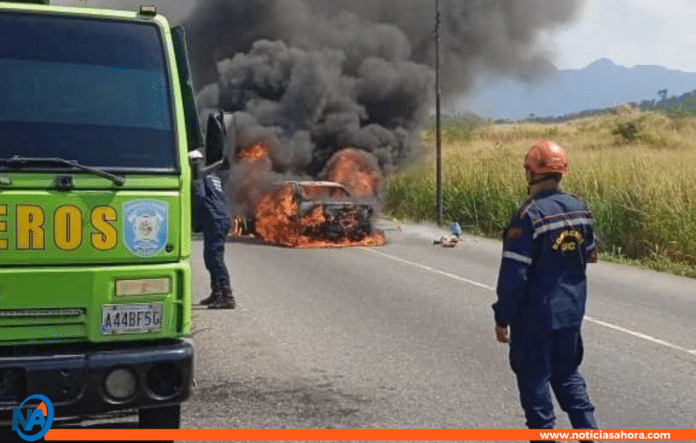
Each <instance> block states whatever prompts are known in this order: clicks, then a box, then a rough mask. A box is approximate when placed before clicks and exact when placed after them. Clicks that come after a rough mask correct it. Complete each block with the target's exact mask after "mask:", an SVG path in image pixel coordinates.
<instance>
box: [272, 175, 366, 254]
mask: <svg viewBox="0 0 696 443" xmlns="http://www.w3.org/2000/svg"><path fill="white" fill-rule="evenodd" d="M283 186H288V187H290V188H291V190H292V193H293V198H294V200H295V201H296V203H297V218H298V223H299V225H300V226H301V228H300V233H301V234H303V235H309V236H312V237H317V238H325V239H327V240H338V239H340V238H348V239H349V240H354V241H355V240H360V239H362V238H363V237H365V236H366V235H369V234H370V232H371V231H372V215H373V213H374V210H373V208H372V205H371V204H369V203H365V202H359V201H357V200H356V199H355V198H353V197H352V196H351V194H350V192H349V191H348V190H347V189H346V187H345V186H343V185H342V184H340V183H334V182H327V181H288V182H285V183H283Z"/></svg>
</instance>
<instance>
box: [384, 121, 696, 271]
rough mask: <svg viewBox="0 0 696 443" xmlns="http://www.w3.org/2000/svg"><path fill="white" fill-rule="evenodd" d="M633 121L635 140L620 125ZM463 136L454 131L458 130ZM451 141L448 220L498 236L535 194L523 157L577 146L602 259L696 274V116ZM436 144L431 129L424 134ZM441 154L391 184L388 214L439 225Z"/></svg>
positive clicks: (525, 128) (576, 189)
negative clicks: (437, 168) (541, 149)
mask: <svg viewBox="0 0 696 443" xmlns="http://www.w3.org/2000/svg"><path fill="white" fill-rule="evenodd" d="M627 123H631V124H632V125H633V126H634V127H635V131H631V136H630V137H627V136H626V134H625V133H623V132H622V131H621V130H620V129H619V128H621V127H622V125H623V127H627ZM453 133H456V131H450V134H453ZM464 133H466V134H467V135H466V136H465V137H459V138H457V137H447V138H443V215H444V218H445V220H446V221H451V220H455V219H458V220H459V221H460V223H461V224H462V225H463V226H465V227H466V229H467V230H468V231H469V232H472V233H477V234H483V235H487V236H499V235H500V234H501V232H502V229H503V228H504V227H505V226H506V225H507V223H508V222H509V219H510V216H511V215H512V213H513V211H514V209H515V207H516V206H517V205H518V204H519V203H521V202H522V201H523V200H524V199H525V198H526V183H525V178H524V170H523V168H522V161H523V158H524V154H525V153H526V151H527V149H528V148H529V146H531V145H532V144H533V143H534V142H536V141H537V140H539V139H542V138H549V139H552V140H555V141H557V142H558V143H560V144H561V145H563V146H564V147H566V149H567V150H568V154H569V157H570V169H571V170H570V173H569V174H568V176H567V177H566V179H564V181H563V187H564V189H566V190H567V191H568V192H571V193H573V194H576V195H578V196H580V197H581V198H583V199H585V200H586V201H587V203H588V204H589V206H590V208H591V209H592V210H593V212H594V214H595V219H596V223H595V228H596V231H597V234H598V236H599V238H600V240H601V243H600V245H601V246H600V247H601V252H603V256H605V257H613V258H617V259H629V260H638V261H639V262H641V263H644V264H647V265H649V266H652V267H654V268H658V269H667V270H671V271H673V272H676V273H680V274H685V275H691V276H696V118H689V117H686V118H685V117H683V116H679V117H674V116H670V115H666V114H664V113H648V112H637V111H635V110H632V109H630V108H625V109H622V110H618V111H616V112H614V113H611V114H607V115H603V116H599V117H592V118H586V119H580V120H575V121H571V122H567V123H562V124H536V123H523V124H501V125H490V124H483V125H481V126H478V127H475V128H467V130H466V131H464ZM423 140H424V143H425V144H426V145H427V146H434V136H433V132H432V131H427V132H426V133H424V135H423ZM432 157H433V156H426V157H423V158H422V159H420V161H418V162H416V163H415V164H413V165H411V166H410V167H409V168H407V169H405V170H402V171H400V172H399V173H397V174H395V175H392V176H391V177H389V178H388V179H387V182H386V191H387V192H386V195H387V197H386V203H387V204H386V212H387V213H388V214H390V215H391V216H393V217H395V218H399V219H409V220H416V221H423V220H431V221H432V220H434V219H435V189H434V188H435V184H434V165H433V164H434V162H433V158H432Z"/></svg>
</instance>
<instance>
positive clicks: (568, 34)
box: [546, 0, 696, 72]
mask: <svg viewBox="0 0 696 443" xmlns="http://www.w3.org/2000/svg"><path fill="white" fill-rule="evenodd" d="M546 38H547V39H549V40H553V41H555V45H556V50H555V51H553V52H554V53H555V54H556V59H555V62H556V65H557V66H558V67H559V68H560V69H568V68H582V67H584V66H587V65H588V64H589V63H591V62H593V61H594V60H597V59H598V58H603V57H606V58H609V59H611V60H612V61H613V62H614V63H616V64H618V65H622V66H627V67H633V66H634V65H661V66H664V67H666V68H670V69H679V70H681V71H688V72H696V1H695V0H586V6H585V8H584V11H583V13H582V14H581V16H580V17H579V20H578V21H577V23H575V24H573V25H571V26H568V27H566V28H565V29H559V30H557V31H556V32H554V33H552V34H551V35H547V36H546Z"/></svg>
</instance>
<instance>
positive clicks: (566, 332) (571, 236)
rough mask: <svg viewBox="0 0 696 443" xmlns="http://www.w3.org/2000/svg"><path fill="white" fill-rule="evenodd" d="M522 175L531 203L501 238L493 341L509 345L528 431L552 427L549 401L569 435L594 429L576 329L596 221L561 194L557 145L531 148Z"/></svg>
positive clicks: (562, 168) (562, 155)
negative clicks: (556, 405) (562, 417)
mask: <svg viewBox="0 0 696 443" xmlns="http://www.w3.org/2000/svg"><path fill="white" fill-rule="evenodd" d="M524 167H525V169H526V173H527V181H528V184H529V187H528V193H529V198H528V199H527V200H526V201H525V202H524V203H523V204H522V205H521V206H520V207H519V208H518V209H517V211H516V212H515V214H514V215H513V217H512V220H511V222H510V225H509V226H508V227H507V228H506V229H505V231H504V235H503V237H504V239H503V256H502V261H501V265H500V274H499V277H498V285H497V291H496V292H497V295H498V299H497V301H496V302H495V303H494V304H493V311H494V319H495V334H496V339H497V340H498V341H499V342H501V343H509V345H510V349H509V350H510V356H509V357H510V366H511V367H512V370H513V372H514V373H515V376H516V378H517V385H518V388H519V393H520V400H521V403H522V408H523V409H524V413H525V417H526V422H527V423H526V424H527V427H529V428H530V429H547V428H553V427H554V425H555V415H554V410H553V403H552V399H551V390H550V389H549V385H550V388H551V389H552V390H553V392H554V394H555V396H556V399H557V400H558V403H559V405H560V407H561V409H563V411H565V412H566V413H567V414H568V417H569V419H570V423H571V425H572V426H573V427H574V428H578V429H593V428H597V421H596V419H595V415H594V406H593V405H592V403H591V402H590V399H589V396H588V394H587V388H586V383H585V379H584V378H583V376H582V375H581V374H580V372H579V371H578V367H579V366H580V362H581V361H582V357H583V345H582V337H581V334H580V327H581V323H582V319H583V316H584V313H585V300H586V295H587V280H586V275H585V270H586V264H587V263H593V262H595V261H597V246H596V245H597V243H596V241H595V236H594V231H593V228H592V220H593V216H592V213H591V211H590V210H589V208H588V207H587V205H586V204H585V202H583V201H582V200H580V199H579V198H577V197H575V196H573V195H570V194H567V193H565V192H563V191H562V190H561V189H560V182H561V179H562V178H563V176H564V175H565V174H566V173H567V172H568V157H567V154H566V152H565V150H564V149H563V148H562V147H561V146H559V145H558V144H556V143H554V142H550V141H546V140H542V141H540V142H538V143H536V144H535V145H534V146H532V147H531V148H530V149H529V151H528V153H527V156H526V157H525V161H524Z"/></svg>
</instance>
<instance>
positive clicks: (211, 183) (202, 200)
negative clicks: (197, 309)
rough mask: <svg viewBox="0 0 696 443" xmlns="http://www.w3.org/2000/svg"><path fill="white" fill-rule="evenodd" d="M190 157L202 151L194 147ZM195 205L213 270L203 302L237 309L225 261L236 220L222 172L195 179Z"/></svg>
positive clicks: (206, 258) (205, 255) (207, 262)
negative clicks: (228, 238) (228, 236)
mask: <svg viewBox="0 0 696 443" xmlns="http://www.w3.org/2000/svg"><path fill="white" fill-rule="evenodd" d="M189 158H190V159H191V160H192V162H195V161H196V160H198V159H200V158H202V155H201V153H200V152H198V151H192V152H191V153H190V154H189ZM192 208H193V211H194V214H195V216H196V217H197V219H198V220H199V221H200V225H201V229H202V231H203V260H204V262H205V267H206V269H207V270H208V272H209V273H210V288H211V294H210V296H209V297H207V298H205V299H203V300H202V301H201V304H202V305H207V306H208V308H211V309H234V308H235V306H236V303H235V300H234V296H233V295H232V286H231V284H230V275H229V272H228V271H227V266H226V265H225V240H226V239H227V234H228V232H229V231H230V228H231V225H232V223H231V220H230V210H229V207H228V205H227V200H226V198H225V194H224V192H223V190H222V183H221V181H220V178H219V177H218V176H216V175H215V174H213V173H209V174H206V175H204V176H203V177H200V178H196V180H194V184H193V205H192Z"/></svg>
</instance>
